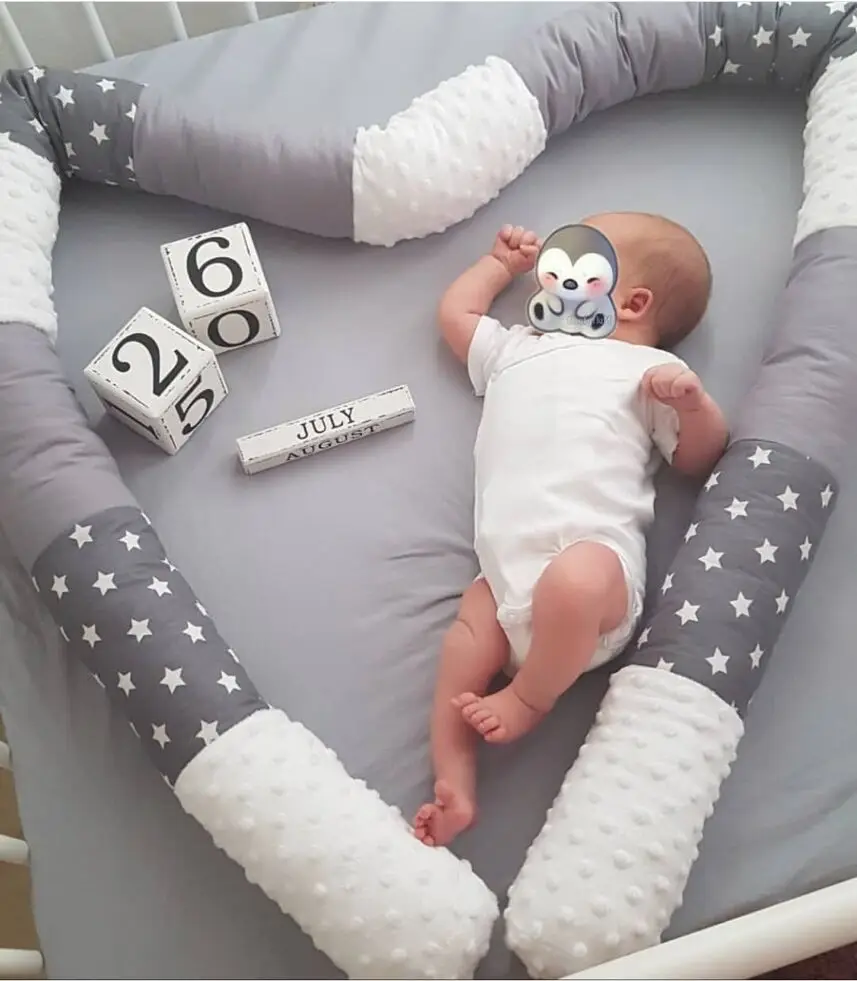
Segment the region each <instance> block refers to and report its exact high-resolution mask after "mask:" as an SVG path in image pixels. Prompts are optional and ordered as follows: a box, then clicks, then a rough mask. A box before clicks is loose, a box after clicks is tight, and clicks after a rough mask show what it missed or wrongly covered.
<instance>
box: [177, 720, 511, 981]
mask: <svg viewBox="0 0 857 981" xmlns="http://www.w3.org/2000/svg"><path fill="white" fill-rule="evenodd" d="M175 792H176V796H177V797H178V799H179V801H180V802H181V804H182V806H183V807H184V809H185V810H186V811H188V812H189V813H190V814H192V815H193V817H195V818H196V819H197V821H199V822H200V824H202V825H203V827H205V828H206V830H207V831H208V832H209V833H210V834H211V836H212V838H213V839H214V841H215V843H216V844H217V845H218V846H219V847H220V848H222V849H223V850H224V851H225V852H226V853H227V855H229V856H230V857H231V858H233V859H234V860H235V861H236V862H238V863H239V865H241V866H242V867H243V868H244V870H245V871H246V874H247V878H248V879H249V880H250V881H251V882H254V883H256V884H258V885H259V886H260V887H261V888H262V889H263V890H264V891H265V892H266V893H267V894H268V896H270V897H271V899H273V900H274V902H276V903H277V904H278V905H279V906H280V908H281V909H282V910H283V912H284V913H286V914H288V915H289V916H291V917H293V918H294V919H295V920H296V921H297V923H298V924H299V926H300V927H301V928H302V929H303V930H304V931H306V933H308V934H309V935H310V936H311V937H312V938H313V940H314V941H315V944H316V946H317V947H319V949H320V950H322V951H324V953H326V954H327V955H328V957H330V959H331V960H332V961H333V962H334V963H335V964H336V965H337V966H338V967H339V968H341V969H342V970H343V971H345V973H346V974H348V976H349V977H351V978H450V979H455V978H471V977H472V976H473V972H474V970H475V968H476V965H477V963H478V962H479V961H480V960H481V959H482V957H484V955H485V953H486V952H487V950H488V943H489V938H490V933H491V928H492V925H493V923H494V921H495V919H496V918H497V913H498V910H497V900H496V898H495V896H494V894H493V893H492V892H491V891H490V890H489V889H488V887H487V886H486V885H485V884H484V883H483V882H482V880H481V879H479V878H477V876H476V875H475V874H474V873H473V871H472V869H471V868H470V865H469V864H468V863H466V862H462V861H461V860H459V859H457V858H456V857H455V856H454V855H453V854H452V852H450V851H448V850H447V849H445V848H443V849H439V848H438V849H435V848H427V847H426V846H425V845H423V844H422V843H420V842H419V841H417V840H416V838H414V837H413V835H412V834H411V830H410V828H409V827H408V825H407V823H406V822H405V820H404V819H403V817H402V815H401V814H400V813H399V812H398V811H397V810H394V809H393V808H392V807H390V806H389V805H387V804H385V803H384V802H383V801H382V800H381V798H380V797H379V796H378V794H377V793H376V792H375V791H373V790H370V789H369V788H368V787H367V786H366V784H365V783H363V782H362V781H359V780H355V779H353V778H352V777H350V776H349V775H348V773H347V772H346V771H345V769H344V767H343V766H342V764H341V763H340V762H339V760H338V759H337V757H336V755H335V754H334V752H333V751H332V750H330V749H328V748H327V747H326V746H325V745H324V744H323V743H322V742H321V741H320V740H319V739H317V738H316V737H315V736H314V735H313V734H312V733H311V732H310V731H309V730H308V729H307V728H306V727H305V726H303V725H301V724H300V723H297V722H292V721H291V720H290V719H289V718H288V717H287V716H286V715H285V714H284V713H283V712H281V711H279V710H276V709H269V710H264V711H260V712H256V713H255V714H254V715H251V716H250V717H249V718H247V719H245V720H244V721H243V722H241V723H239V724H238V725H236V726H234V727H233V728H232V729H230V730H228V731H227V732H226V733H224V735H223V736H221V737H220V738H219V739H218V740H216V741H215V742H213V743H211V744H210V745H209V746H207V747H206V748H205V749H203V750H202V752H201V753H200V754H199V755H198V756H196V757H195V758H194V759H193V760H191V762H190V763H188V765H187V766H186V767H185V769H184V770H183V771H182V773H181V774H180V775H179V777H178V779H177V780H176V785H175Z"/></svg>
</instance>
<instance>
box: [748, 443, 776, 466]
mask: <svg viewBox="0 0 857 981" xmlns="http://www.w3.org/2000/svg"><path fill="white" fill-rule="evenodd" d="M747 459H748V460H749V461H750V463H752V464H753V469H754V470H758V468H759V467H762V466H765V465H766V464H767V465H768V466H770V463H771V451H770V450H763V449H762V447H761V446H757V447H756V449H755V450H754V451H753V453H752V455H751V456H748V457H747Z"/></svg>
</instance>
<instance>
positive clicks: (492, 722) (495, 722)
mask: <svg viewBox="0 0 857 981" xmlns="http://www.w3.org/2000/svg"><path fill="white" fill-rule="evenodd" d="M499 727H500V720H499V719H498V718H497V716H496V715H490V714H489V715H488V717H487V718H486V719H483V720H482V721H481V722H479V723H477V724H476V728H477V729H478V730H479V732H480V733H481V734H482V735H483V736H487V735H488V734H489V733H492V732H494V731H495V730H497V729H498V728H499Z"/></svg>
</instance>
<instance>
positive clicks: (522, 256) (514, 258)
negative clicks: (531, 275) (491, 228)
mask: <svg viewBox="0 0 857 981" xmlns="http://www.w3.org/2000/svg"><path fill="white" fill-rule="evenodd" d="M541 245H542V243H541V242H540V241H539V237H538V235H536V233H535V232H528V231H526V230H525V229H524V228H523V227H522V226H521V225H504V226H503V227H502V228H501V229H500V231H499V232H498V234H497V238H496V239H495V240H494V247H493V248H492V249H491V255H492V256H493V257H494V258H495V259H497V260H498V261H499V262H502V263H503V265H504V266H505V267H506V269H507V270H508V272H509V275H510V276H520V275H521V273H528V272H529V271H530V270H531V269H532V268H533V266H534V265H535V264H536V258H537V257H538V254H539V249H540V248H541Z"/></svg>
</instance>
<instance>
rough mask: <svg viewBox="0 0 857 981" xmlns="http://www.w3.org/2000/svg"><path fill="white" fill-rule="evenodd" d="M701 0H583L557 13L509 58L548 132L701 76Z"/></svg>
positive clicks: (685, 84)
mask: <svg viewBox="0 0 857 981" xmlns="http://www.w3.org/2000/svg"><path fill="white" fill-rule="evenodd" d="M700 6H702V5H700V4H697V3H669V4H666V3H580V4H575V5H574V6H573V7H572V8H571V9H570V10H567V11H566V12H564V13H561V14H559V15H558V16H556V17H553V18H552V19H551V20H549V21H547V22H546V23H545V24H543V25H542V26H541V27H539V28H538V29H537V30H536V31H534V32H532V33H531V34H530V35H528V36H526V37H525V38H523V39H522V40H521V41H520V42H518V43H517V44H516V45H514V46H513V47H512V48H510V49H509V51H507V52H506V54H505V57H506V58H507V60H508V61H509V62H510V63H511V64H512V65H513V66H514V68H515V70H516V71H517V72H518V74H519V75H520V76H521V78H522V79H523V80H524V82H525V83H526V85H527V88H528V89H529V90H530V91H531V92H532V93H533V95H534V96H535V97H536V99H537V100H538V103H539V108H540V109H541V112H542V118H543V119H544V121H545V127H546V128H547V131H548V134H549V135H551V134H554V133H561V132H562V131H563V130H564V129H567V128H568V127H569V126H571V124H572V123H574V122H576V121H577V120H580V119H584V118H585V117H586V116H588V115H589V114H590V113H591V112H594V111H596V110H597V109H605V108H607V107H608V106H614V105H617V104H618V103H620V102H624V101H626V100H627V99H631V98H633V97H634V96H635V95H647V94H649V93H653V92H663V91H665V90H667V89H681V88H688V87H690V86H691V85H696V84H697V83H698V82H699V81H700V80H701V79H702V73H703V68H704V66H705V42H704V37H703V34H702V17H701V14H700Z"/></svg>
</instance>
